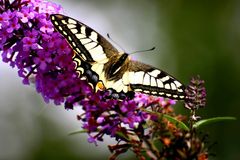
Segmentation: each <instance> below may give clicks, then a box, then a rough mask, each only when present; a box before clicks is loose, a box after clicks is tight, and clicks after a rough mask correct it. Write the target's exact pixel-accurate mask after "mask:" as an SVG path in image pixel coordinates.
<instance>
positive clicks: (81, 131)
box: [68, 129, 87, 136]
mask: <svg viewBox="0 0 240 160" xmlns="http://www.w3.org/2000/svg"><path fill="white" fill-rule="evenodd" d="M82 133H87V130H85V129H83V130H79V131H74V132H71V133H69V134H68V135H69V136H72V135H75V134H82Z"/></svg>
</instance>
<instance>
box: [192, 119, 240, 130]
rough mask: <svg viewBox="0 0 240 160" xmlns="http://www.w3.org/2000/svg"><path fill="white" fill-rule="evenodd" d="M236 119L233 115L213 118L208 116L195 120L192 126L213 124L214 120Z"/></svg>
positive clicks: (198, 126)
mask: <svg viewBox="0 0 240 160" xmlns="http://www.w3.org/2000/svg"><path fill="white" fill-rule="evenodd" d="M236 119H237V118H235V117H214V118H209V119H203V120H200V121H198V122H196V123H195V124H194V125H193V128H200V127H202V126H206V125H209V124H213V123H216V122H222V121H232V120H236Z"/></svg>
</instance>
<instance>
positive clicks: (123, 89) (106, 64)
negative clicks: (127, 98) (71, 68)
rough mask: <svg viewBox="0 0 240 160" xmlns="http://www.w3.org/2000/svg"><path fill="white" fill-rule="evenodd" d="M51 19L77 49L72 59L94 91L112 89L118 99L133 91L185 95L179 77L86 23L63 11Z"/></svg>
mask: <svg viewBox="0 0 240 160" xmlns="http://www.w3.org/2000/svg"><path fill="white" fill-rule="evenodd" d="M51 21H52V23H53V25H54V27H55V29H56V30H57V31H58V32H59V33H61V34H62V35H63V36H64V37H65V38H66V40H67V41H68V43H69V44H70V46H71V47H72V49H73V50H74V52H75V54H74V56H73V61H74V62H75V63H76V71H77V72H79V75H80V78H82V77H84V78H86V79H87V80H88V82H89V84H90V85H91V86H92V87H93V88H94V90H95V91H96V90H98V89H102V90H104V89H106V90H110V91H112V92H113V95H114V96H115V97H116V98H118V97H119V95H128V94H129V93H132V92H141V93H146V94H150V95H156V96H162V97H167V98H171V99H177V100H181V99H184V98H185V94H184V85H182V84H181V83H180V82H179V81H178V80H176V79H175V78H173V77H172V76H171V75H169V74H167V73H166V72H164V71H162V70H159V69H157V68H155V67H152V66H150V65H147V64H144V63H141V62H138V61H133V60H131V59H130V56H129V54H127V53H121V52H118V50H117V49H115V48H114V47H113V46H112V45H111V44H110V43H109V42H108V41H107V40H106V39H105V38H104V37H103V36H101V35H100V34H98V33H97V32H96V31H94V30H93V29H91V28H90V27H88V26H87V25H85V24H83V23H81V22H79V21H77V20H75V19H73V18H70V17H67V16H64V15H60V14H54V15H51ZM120 97H121V96H120Z"/></svg>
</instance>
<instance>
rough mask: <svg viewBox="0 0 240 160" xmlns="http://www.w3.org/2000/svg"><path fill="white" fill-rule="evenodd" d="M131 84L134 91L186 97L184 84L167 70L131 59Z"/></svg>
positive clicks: (171, 96)
mask: <svg viewBox="0 0 240 160" xmlns="http://www.w3.org/2000/svg"><path fill="white" fill-rule="evenodd" d="M129 85H130V88H131V89H132V90H133V91H136V92H142V93H146V94H151V95H157V96H163V97H167V98H172V99H184V98H185V95H184V86H183V85H182V84H181V83H180V82H179V81H178V80H176V79H175V78H173V77H172V76H171V75H169V74H167V73H166V72H164V71H162V70H159V69H157V68H154V67H152V66H149V65H146V64H143V63H141V62H137V61H131V63H130V66H129Z"/></svg>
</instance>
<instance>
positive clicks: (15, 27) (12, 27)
mask: <svg viewBox="0 0 240 160" xmlns="http://www.w3.org/2000/svg"><path fill="white" fill-rule="evenodd" d="M19 28H20V24H19V23H18V18H13V20H11V22H10V23H9V26H8V28H7V32H8V33H12V32H13V31H14V30H18V29H19Z"/></svg>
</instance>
